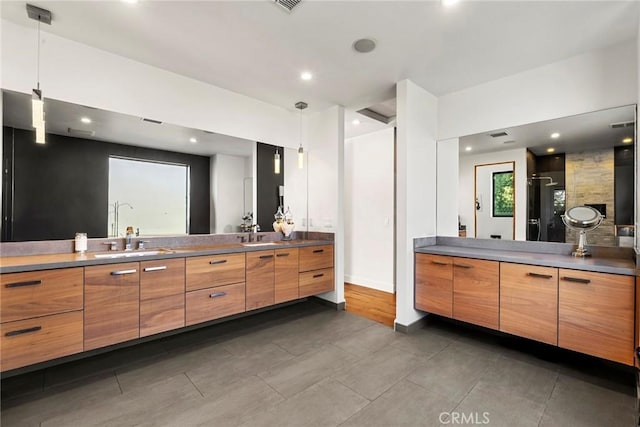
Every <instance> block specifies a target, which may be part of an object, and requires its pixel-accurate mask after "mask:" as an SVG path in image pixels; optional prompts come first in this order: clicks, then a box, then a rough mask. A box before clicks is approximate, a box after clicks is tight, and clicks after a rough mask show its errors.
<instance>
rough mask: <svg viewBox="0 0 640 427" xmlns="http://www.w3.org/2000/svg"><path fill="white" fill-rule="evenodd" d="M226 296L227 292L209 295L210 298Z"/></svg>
mask: <svg viewBox="0 0 640 427" xmlns="http://www.w3.org/2000/svg"><path fill="white" fill-rule="evenodd" d="M226 294H227V293H226V292H214V293H212V294H211V295H209V298H219V297H223V296H225V295H226Z"/></svg>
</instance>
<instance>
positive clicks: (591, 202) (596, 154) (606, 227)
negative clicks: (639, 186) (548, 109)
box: [458, 105, 635, 246]
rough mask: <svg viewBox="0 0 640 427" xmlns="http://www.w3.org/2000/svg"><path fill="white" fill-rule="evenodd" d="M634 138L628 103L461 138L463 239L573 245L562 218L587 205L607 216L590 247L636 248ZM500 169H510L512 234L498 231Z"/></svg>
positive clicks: (591, 238) (573, 235)
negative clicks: (573, 209)
mask: <svg viewBox="0 0 640 427" xmlns="http://www.w3.org/2000/svg"><path fill="white" fill-rule="evenodd" d="M634 135H635V106H633V105H631V106H624V107H618V108H612V109H608V110H602V111H597V112H592V113H587V114H581V115H577V116H571V117H565V118H560V119H556V120H549V121H546V122H540V123H533V124H528V125H524V126H518V127H513V128H507V129H498V130H495V131H492V132H486V133H482V134H477V135H471V136H466V137H462V138H460V139H459V152H460V162H459V192H458V196H459V197H458V205H459V210H460V212H459V214H460V221H459V222H460V229H461V233H460V234H461V235H463V234H466V237H478V238H501V239H505V238H507V239H509V238H515V239H516V240H531V241H547V242H569V243H576V242H577V241H578V237H579V236H578V232H576V231H575V230H572V229H569V228H568V227H566V226H565V224H564V223H563V222H562V215H563V214H564V213H565V211H566V210H567V209H569V208H571V207H574V206H580V205H586V206H591V207H593V208H595V209H597V210H598V211H599V212H600V213H601V214H602V216H603V217H604V220H603V223H602V225H601V226H600V227H598V228H597V229H595V230H593V231H592V232H591V233H590V234H589V244H592V245H600V246H632V245H633V235H634V226H633V219H634V194H635V190H634V175H633V173H634V172H633V171H634V160H633V153H634ZM498 164H501V165H506V164H512V165H513V171H514V176H513V180H514V182H513V192H514V194H513V214H514V216H513V217H511V218H510V219H511V221H512V224H513V228H514V229H513V233H510V232H508V231H507V230H506V228H507V227H505V228H503V229H502V231H499V230H500V228H499V226H498V224H499V223H500V222H501V221H503V222H504V217H503V216H501V214H500V209H501V207H500V203H502V202H501V200H500V198H499V196H500V193H499V191H500V190H499V189H496V187H495V185H494V184H495V177H496V175H493V174H494V173H495V172H499V171H497V170H496V171H493V170H491V168H492V167H494V168H495V167H498V166H497V165H498ZM491 165H493V166H491ZM479 173H481V174H482V177H480V176H479V175H478V174H479ZM472 179H473V180H475V183H474V182H472V181H471V180H472ZM492 183H493V184H492ZM479 185H481V186H482V188H480V187H479ZM491 185H493V187H492V186H491ZM469 188H474V189H475V194H470V191H469ZM507 218H508V217H507ZM512 236H513V237H512Z"/></svg>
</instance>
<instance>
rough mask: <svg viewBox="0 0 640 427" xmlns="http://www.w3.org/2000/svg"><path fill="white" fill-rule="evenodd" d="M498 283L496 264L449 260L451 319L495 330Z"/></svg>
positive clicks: (463, 259) (497, 267) (471, 260)
mask: <svg viewBox="0 0 640 427" xmlns="http://www.w3.org/2000/svg"><path fill="white" fill-rule="evenodd" d="M436 265H437V264H436ZM499 281H500V263H498V262H497V261H485V260H479V259H470V258H458V257H455V258H453V318H454V319H457V320H462V321H463V322H469V323H473V324H475V325H480V326H484V327H485V328H491V329H498V325H499V321H500V315H499V299H500V298H499V295H500V283H499Z"/></svg>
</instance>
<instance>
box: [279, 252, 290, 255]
mask: <svg viewBox="0 0 640 427" xmlns="http://www.w3.org/2000/svg"><path fill="white" fill-rule="evenodd" d="M276 256H289V252H287V253H284V254H278V255H276Z"/></svg>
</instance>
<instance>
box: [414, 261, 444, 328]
mask: <svg viewBox="0 0 640 427" xmlns="http://www.w3.org/2000/svg"><path fill="white" fill-rule="evenodd" d="M415 260H416V261H415V270H416V271H415V276H416V278H415V308H416V309H418V310H423V311H426V312H428V313H434V314H439V315H441V316H447V317H452V316H453V258H451V257H445V256H439V255H429V254H416V256H415Z"/></svg>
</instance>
